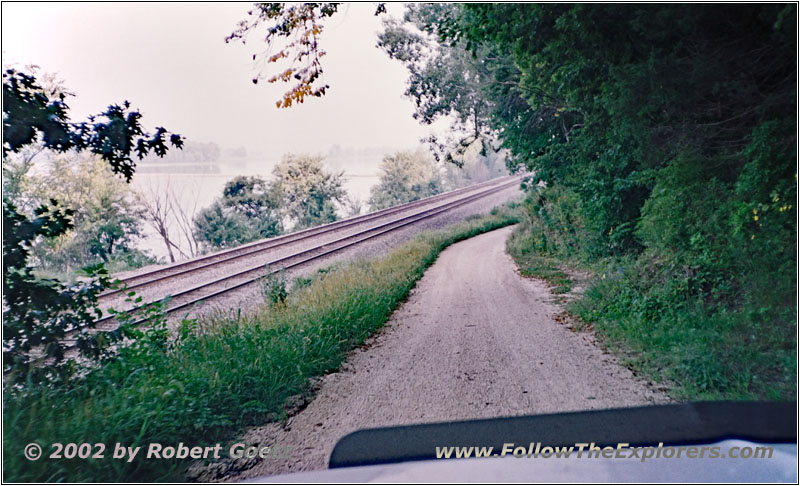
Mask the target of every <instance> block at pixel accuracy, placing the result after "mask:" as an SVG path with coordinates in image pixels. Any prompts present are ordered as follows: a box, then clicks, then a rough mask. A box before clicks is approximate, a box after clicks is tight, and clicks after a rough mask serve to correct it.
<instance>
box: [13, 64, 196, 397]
mask: <svg viewBox="0 0 800 486" xmlns="http://www.w3.org/2000/svg"><path fill="white" fill-rule="evenodd" d="M45 81H47V78H45ZM45 84H47V82H46V83H45ZM50 84H53V83H50ZM67 97H68V93H67V92H66V91H65V90H63V89H62V88H61V87H60V86H50V87H48V86H44V85H42V84H39V81H37V79H36V77H35V76H33V75H30V74H25V73H22V72H17V71H15V70H12V69H9V70H6V71H5V72H4V73H3V162H4V163H3V167H4V169H5V166H6V164H5V162H6V160H8V157H9V156H12V155H15V154H16V155H19V156H22V157H23V168H24V166H25V165H26V164H28V163H30V160H31V157H33V156H35V155H36V153H38V152H37V151H41V150H47V151H49V152H51V153H53V154H68V153H70V154H92V155H93V156H96V157H99V158H100V159H102V161H103V162H104V163H105V164H106V165H107V166H108V167H109V168H110V171H111V172H112V173H113V174H121V175H122V176H123V177H124V178H125V180H126V181H130V179H131V177H132V176H133V170H134V167H135V165H136V163H135V162H134V160H133V157H138V158H139V159H142V158H144V157H145V156H146V155H147V154H148V153H151V152H152V153H154V154H156V155H163V154H165V153H166V152H167V150H168V149H169V146H170V145H171V146H172V147H176V148H180V147H181V146H182V145H183V139H182V138H181V137H180V135H177V134H173V135H170V136H169V142H167V135H169V132H167V130H166V129H164V128H158V129H156V131H155V133H152V134H151V133H148V132H146V131H145V130H144V129H143V128H142V125H141V121H140V120H141V114H140V113H139V112H138V111H135V110H132V109H131V108H130V103H128V102H127V101H126V102H125V103H123V104H122V106H120V105H110V106H109V107H108V109H107V110H106V111H105V112H103V113H101V114H99V115H96V116H93V117H91V118H90V121H89V122H84V123H74V122H71V121H70V119H69V106H68V105H67V104H66V102H65V100H66V99H67ZM26 160H27V162H25V161H26ZM95 168H96V165H94V164H92V165H91V167H90V169H92V170H94V169H95ZM63 170H66V171H69V170H70V168H68V167H63ZM78 172H80V171H78ZM9 173H10V174H13V175H14V176H15V177H16V178H14V179H13V180H14V183H13V184H12V185H11V188H12V189H13V190H12V191H11V194H14V191H18V190H19V189H20V188H21V185H20V183H21V179H20V177H19V176H20V175H21V174H24V171H22V170H14V171H11V172H9ZM3 175H4V176H5V175H6V173H5V170H4V174H3ZM55 176H56V177H62V175H59V174H56V175H55ZM63 177H64V178H65V179H66V180H72V177H75V175H74V174H64V175H63ZM101 177H106V179H107V178H108V177H109V175H108V174H107V173H104V172H102V171H101ZM77 185H80V184H77ZM52 190H53V193H54V194H55V193H56V192H57V191H58V190H59V188H53V189H52ZM99 192H100V195H101V196H102V197H101V201H100V202H97V201H95V199H94V198H95V197H97V194H90V195H88V197H87V199H86V200H83V201H81V200H78V201H77V202H76V204H81V203H83V204H90V205H92V206H94V207H93V209H94V210H95V211H96V212H100V213H101V214H100V215H99V216H97V217H95V218H94V219H93V218H91V217H89V218H82V217H81V214H82V212H84V211H86V210H87V209H91V208H83V207H78V208H70V207H64V206H63V205H61V204H60V203H59V201H58V200H56V199H54V198H50V199H49V200H48V201H46V202H44V203H40V202H38V201H36V202H35V204H33V206H34V207H33V208H29V210H28V211H25V209H24V208H20V207H18V205H17V203H16V202H15V201H12V200H10V199H8V197H7V195H6V194H5V193H4V194H3V373H4V376H3V386H4V390H8V388H10V387H14V386H15V385H20V384H22V383H27V384H31V383H47V382H68V381H69V380H70V378H72V377H73V376H74V375H75V372H76V370H77V368H78V366H77V364H76V360H75V359H73V358H67V357H66V356H65V344H64V337H65V335H66V333H67V332H70V331H71V332H75V336H74V337H75V339H76V342H77V347H78V350H79V351H80V353H81V355H82V357H83V358H86V359H88V360H98V359H103V358H105V357H106V356H107V355H108V354H109V353H110V350H111V349H112V347H111V345H112V344H113V343H114V342H115V341H118V340H120V339H121V338H123V337H124V333H122V332H98V333H90V332H89V330H90V329H91V328H93V327H94V322H95V320H96V319H97V318H98V317H99V316H100V314H101V312H100V309H99V308H98V306H97V298H98V295H99V294H100V292H101V291H102V290H103V289H105V288H108V287H109V286H110V285H111V282H110V281H109V278H108V272H107V270H106V269H105V268H104V266H103V264H102V263H100V264H97V265H93V266H88V267H86V268H85V269H84V270H85V272H86V274H87V277H88V278H86V279H84V280H82V281H80V282H78V283H76V284H74V285H65V284H64V283H62V282H60V281H59V280H57V279H48V278H40V277H39V276H37V275H36V274H35V271H36V263H35V261H34V258H33V256H32V249H34V248H35V247H36V246H37V245H41V244H50V243H52V242H53V241H55V240H56V239H58V238H60V237H62V236H64V235H65V234H67V232H69V231H70V230H73V229H74V228H76V223H81V224H88V225H89V226H93V225H95V224H96V225H98V226H99V228H98V231H97V233H96V235H95V239H94V240H92V239H90V240H89V241H87V242H86V244H85V245H82V246H84V247H85V248H87V249H88V251H89V252H90V253H94V254H96V255H98V256H100V257H101V258H102V259H104V260H105V259H107V258H108V255H109V254H111V253H112V252H113V251H114V247H115V245H118V244H119V243H120V241H124V239H125V238H124V236H125V234H126V231H127V232H130V225H129V224H128V223H122V222H121V221H122V220H120V219H116V220H109V221H106V220H105V219H103V218H106V217H108V218H118V217H119V216H120V215H121V214H120V213H119V212H117V214H113V213H114V212H115V211H116V210H117V209H119V208H104V207H102V206H103V205H104V204H112V205H114V204H115V202H116V204H117V205H118V204H121V203H120V201H119V200H116V201H115V200H114V198H113V195H111V196H110V197H109V198H105V196H106V193H104V192H102V191H99ZM16 194H17V195H19V193H18V192H17V193H16ZM86 201H89V202H86ZM114 221H116V223H117V224H113V223H114ZM126 226H128V230H126V229H125V227H126ZM39 356H41V357H42V359H46V360H48V361H49V364H48V366H36V365H35V362H36V360H37V359H38V357H39ZM4 397H5V395H4ZM4 405H5V402H4Z"/></svg>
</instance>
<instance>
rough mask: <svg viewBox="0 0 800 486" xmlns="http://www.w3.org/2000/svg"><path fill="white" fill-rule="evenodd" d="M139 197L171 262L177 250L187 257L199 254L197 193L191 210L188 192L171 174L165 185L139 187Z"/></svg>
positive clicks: (145, 214) (191, 196)
mask: <svg viewBox="0 0 800 486" xmlns="http://www.w3.org/2000/svg"><path fill="white" fill-rule="evenodd" d="M181 187H183V186H181ZM136 198H137V201H138V202H139V205H141V207H142V208H143V210H144V217H145V219H146V220H147V222H148V223H149V224H150V226H151V227H152V228H153V229H154V230H155V231H156V233H157V234H158V235H159V236H160V237H161V240H162V241H163V242H164V247H165V248H166V250H167V254H168V255H169V259H170V261H171V262H175V251H177V252H178V253H180V255H181V257H183V258H189V257H193V256H195V255H197V254H198V253H199V251H200V250H199V247H198V242H197V238H196V237H195V234H194V231H193V219H194V217H195V215H196V213H197V193H196V192H194V193H193V194H192V195H190V198H191V201H192V202H193V205H192V207H191V208H190V209H188V211H187V209H185V208H184V205H183V203H184V202H185V200H186V198H185V197H184V191H183V190H182V189H181V190H180V192H178V191H177V190H176V189H175V187H174V186H173V185H172V184H171V180H170V178H169V177H168V178H167V179H166V181H165V183H164V184H161V183H159V184H158V185H156V186H155V187H154V186H153V185H152V184H151V185H150V186H149V187H147V188H142V189H139V190H137V191H136ZM176 228H177V230H176Z"/></svg>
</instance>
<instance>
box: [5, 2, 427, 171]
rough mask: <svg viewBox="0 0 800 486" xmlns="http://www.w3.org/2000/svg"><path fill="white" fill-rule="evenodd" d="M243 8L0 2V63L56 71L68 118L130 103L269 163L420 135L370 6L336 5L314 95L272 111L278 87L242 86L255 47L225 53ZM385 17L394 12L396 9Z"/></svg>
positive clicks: (408, 142)
mask: <svg viewBox="0 0 800 486" xmlns="http://www.w3.org/2000/svg"><path fill="white" fill-rule="evenodd" d="M250 7H251V4H249V3H233V4H230V3H196V4H195V3H181V4H178V3H138V4H137V3H126V4H120V3H24V2H21V3H3V4H2V10H3V11H2V14H3V15H2V42H3V64H4V65H8V64H9V63H18V65H26V64H31V63H32V64H37V65H39V66H40V68H41V70H42V71H44V72H57V73H59V75H60V77H61V78H62V79H63V80H64V81H65V82H66V85H67V87H68V88H69V89H70V90H71V91H72V92H74V93H75V94H76V95H77V96H76V97H75V98H73V99H72V100H71V101H70V102H69V104H70V106H71V108H72V118H73V120H82V119H84V118H85V116H86V115H88V114H93V113H99V112H100V111H102V110H103V109H104V108H105V107H106V106H107V105H108V104H110V103H120V102H122V101H123V100H126V99H127V100H130V101H131V102H132V103H133V105H134V107H137V108H139V109H140V110H141V111H142V113H143V114H144V120H143V121H144V123H145V125H146V126H147V128H149V129H152V128H153V127H155V126H156V125H160V126H164V127H166V128H167V129H168V130H171V131H174V132H178V133H181V134H182V135H184V136H186V137H188V138H191V139H194V140H197V141H201V142H206V141H213V142H216V143H217V144H219V145H221V146H222V147H238V146H245V147H247V148H248V149H250V150H253V149H256V150H260V151H262V152H263V153H264V154H265V155H269V156H270V157H278V156H280V155H281V154H282V153H285V152H290V151H291V152H325V151H327V150H328V148H329V147H330V146H332V145H334V144H339V145H341V146H343V147H347V146H354V147H370V146H389V147H392V148H403V147H409V148H410V147H414V146H417V145H418V141H419V138H420V137H421V136H423V135H425V134H427V133H428V131H429V129H428V128H427V127H422V126H420V125H419V124H418V123H417V122H416V121H415V120H414V119H413V118H412V117H411V114H412V112H413V103H412V102H411V101H410V100H408V99H406V98H404V97H403V96H402V95H403V92H404V90H405V84H406V79H407V72H406V70H405V68H404V67H403V66H402V65H401V64H400V63H399V62H397V61H392V60H390V59H389V58H388V56H386V54H384V53H383V52H382V51H381V50H379V49H377V48H376V47H375V43H376V33H377V32H378V31H379V30H380V28H381V20H380V18H376V17H374V16H373V13H374V10H375V6H374V4H372V3H366V4H352V5H349V6H345V7H343V8H342V9H341V10H340V11H339V13H338V14H337V15H335V16H334V17H333V18H332V19H330V20H329V21H328V23H327V24H326V27H325V31H324V33H323V37H322V41H323V42H324V46H323V47H324V49H325V50H326V51H327V53H328V55H327V56H325V57H323V68H324V69H325V82H326V83H327V84H329V85H330V86H331V88H330V90H329V91H328V94H327V95H326V96H324V97H323V98H313V99H311V100H307V101H306V102H305V103H304V104H303V105H299V106H295V107H292V108H290V109H283V110H278V109H277V108H276V107H275V101H277V100H278V99H279V98H280V97H281V95H282V94H283V92H284V91H286V90H287V86H286V85H269V84H267V83H265V82H262V83H259V84H258V85H254V84H253V83H252V81H251V80H252V78H253V76H254V75H255V74H256V72H257V71H256V68H255V65H254V64H253V62H252V55H253V54H254V53H255V52H260V51H261V50H263V47H264V45H263V43H262V42H259V39H258V38H257V36H252V37H251V38H250V39H249V41H248V43H247V44H246V45H242V44H241V43H233V42H232V43H230V44H226V43H225V42H224V38H225V36H226V35H228V34H230V33H231V32H232V30H233V29H234V28H235V26H236V23H237V21H239V20H242V19H244V18H246V16H247V10H248V9H249V8H250ZM389 13H390V14H392V15H394V16H398V17H399V16H400V15H401V14H402V6H401V5H400V4H390V5H389Z"/></svg>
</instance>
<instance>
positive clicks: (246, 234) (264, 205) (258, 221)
mask: <svg viewBox="0 0 800 486" xmlns="http://www.w3.org/2000/svg"><path fill="white" fill-rule="evenodd" d="M281 202H282V201H281V195H280V194H279V193H278V191H277V190H276V187H275V186H274V185H272V184H268V183H267V182H266V181H264V180H263V179H261V178H259V177H247V176H239V177H236V178H234V179H232V180H230V181H228V182H227V183H226V184H225V187H224V189H223V190H222V197H221V198H220V199H217V200H216V201H214V203H213V204H212V205H211V206H209V207H207V208H205V209H202V210H201V211H200V212H199V213H198V214H197V216H195V219H194V234H195V236H196V238H197V240H198V241H200V242H201V243H202V244H203V245H204V246H205V247H206V249H221V248H231V247H235V246H238V245H241V244H242V243H247V242H250V241H254V240H259V239H262V238H270V237H272V236H277V235H279V234H281V233H282V231H283V225H282V222H281V215H280V207H281Z"/></svg>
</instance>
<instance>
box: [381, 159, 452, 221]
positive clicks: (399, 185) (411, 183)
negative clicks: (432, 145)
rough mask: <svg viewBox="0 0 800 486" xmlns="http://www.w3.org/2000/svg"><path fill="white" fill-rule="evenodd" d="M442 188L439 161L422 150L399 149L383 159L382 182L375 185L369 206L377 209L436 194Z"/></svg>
mask: <svg viewBox="0 0 800 486" xmlns="http://www.w3.org/2000/svg"><path fill="white" fill-rule="evenodd" d="M441 190H442V176H441V174H440V173H439V167H438V165H437V164H436V162H435V161H434V160H433V159H432V158H431V157H429V156H428V155H427V154H425V153H423V152H422V151H419V150H418V151H416V152H410V151H400V152H396V153H394V154H390V155H386V156H385V157H384V158H383V162H381V178H380V182H379V183H378V184H377V185H375V186H373V187H372V190H371V193H370V198H369V205H370V209H371V210H373V211H377V210H379V209H385V208H389V207H392V206H397V205H399V204H404V203H407V202H411V201H416V200H417V199H422V198H424V197H429V196H433V195H435V194H438V193H439V192H441Z"/></svg>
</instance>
